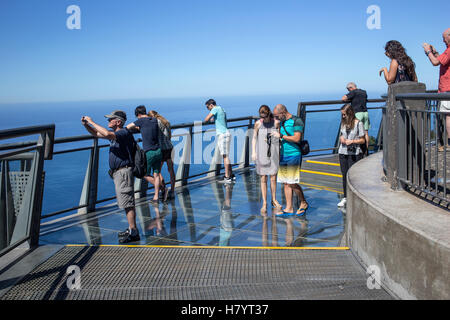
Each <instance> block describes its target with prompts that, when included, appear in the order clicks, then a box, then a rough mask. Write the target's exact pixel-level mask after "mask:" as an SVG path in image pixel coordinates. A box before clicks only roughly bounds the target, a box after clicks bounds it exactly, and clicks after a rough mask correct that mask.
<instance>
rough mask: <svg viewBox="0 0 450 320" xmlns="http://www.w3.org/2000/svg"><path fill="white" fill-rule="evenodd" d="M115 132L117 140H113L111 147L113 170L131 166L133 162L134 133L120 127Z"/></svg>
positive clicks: (111, 165)
mask: <svg viewBox="0 0 450 320" xmlns="http://www.w3.org/2000/svg"><path fill="white" fill-rule="evenodd" d="M115 134H116V140H111V141H110V147H109V167H110V168H111V169H112V170H117V169H119V168H123V167H126V166H131V165H132V164H133V160H132V155H133V151H134V138H133V134H132V133H130V132H129V131H128V130H127V129H120V130H118V131H116V132H115Z"/></svg>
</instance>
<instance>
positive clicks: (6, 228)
mask: <svg viewBox="0 0 450 320" xmlns="http://www.w3.org/2000/svg"><path fill="white" fill-rule="evenodd" d="M1 170H2V174H1V182H0V250H1V249H3V248H6V247H7V246H8V245H9V243H10V241H11V236H12V232H13V228H14V221H13V219H14V202H13V197H12V191H11V183H10V179H9V165H8V161H7V160H3V161H2V162H1Z"/></svg>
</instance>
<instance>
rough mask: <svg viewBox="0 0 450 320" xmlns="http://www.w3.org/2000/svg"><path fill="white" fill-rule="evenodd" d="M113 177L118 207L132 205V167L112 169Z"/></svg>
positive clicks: (124, 207)
mask: <svg viewBox="0 0 450 320" xmlns="http://www.w3.org/2000/svg"><path fill="white" fill-rule="evenodd" d="M113 179H114V186H115V189H116V197H117V205H118V206H119V208H121V209H127V208H132V207H134V176H133V171H132V168H121V169H119V170H116V171H114V173H113Z"/></svg>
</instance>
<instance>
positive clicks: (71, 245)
mask: <svg viewBox="0 0 450 320" xmlns="http://www.w3.org/2000/svg"><path fill="white" fill-rule="evenodd" d="M66 247H115V248H185V249H260V250H350V248H349V247H219V246H217V247H215V246H158V245H153V246H152V245H120V244H100V245H84V244H67V245H66Z"/></svg>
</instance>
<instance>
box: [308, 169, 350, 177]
mask: <svg viewBox="0 0 450 320" xmlns="http://www.w3.org/2000/svg"><path fill="white" fill-rule="evenodd" d="M300 171H301V172H305V173H312V174H319V175H322V176H330V177H338V178H342V174H335V173H328V172H319V171H310V170H303V169H301V170H300Z"/></svg>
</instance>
